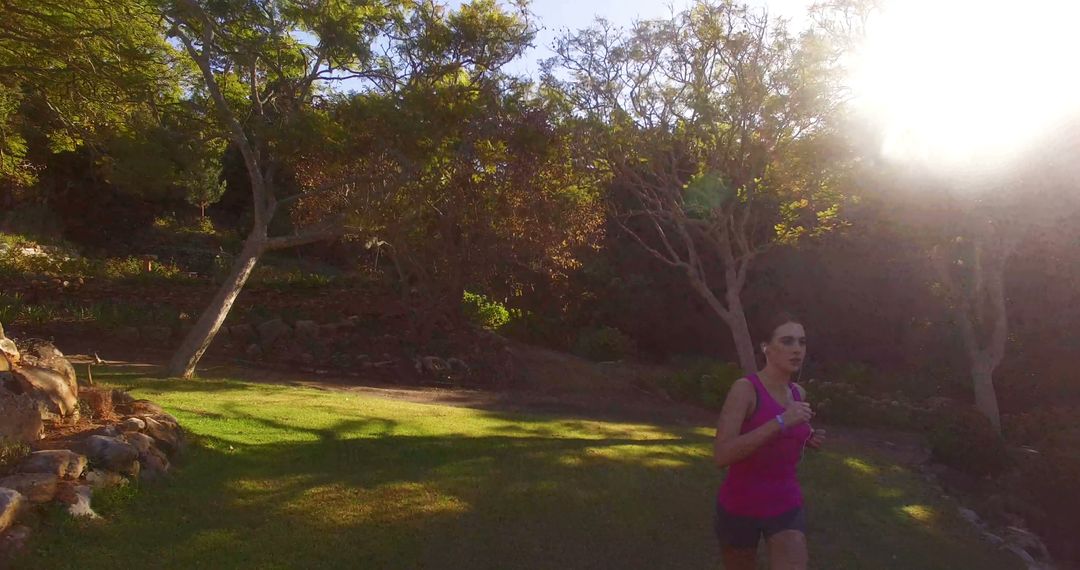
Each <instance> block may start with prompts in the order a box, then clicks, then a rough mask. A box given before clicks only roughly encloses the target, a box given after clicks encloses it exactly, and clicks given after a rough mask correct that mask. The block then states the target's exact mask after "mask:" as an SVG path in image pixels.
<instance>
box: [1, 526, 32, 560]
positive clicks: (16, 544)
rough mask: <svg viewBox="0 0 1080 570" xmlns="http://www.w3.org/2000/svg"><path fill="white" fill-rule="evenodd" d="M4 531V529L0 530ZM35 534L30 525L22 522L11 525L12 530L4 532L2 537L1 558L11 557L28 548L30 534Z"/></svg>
mask: <svg viewBox="0 0 1080 570" xmlns="http://www.w3.org/2000/svg"><path fill="white" fill-rule="evenodd" d="M0 532H3V531H0ZM31 534H33V532H32V531H31V529H30V527H28V526H26V525H24V524H20V525H15V526H13V527H11V530H9V531H7V532H6V533H3V536H2V537H0V558H3V557H9V558H10V557H11V556H12V555H13V554H16V553H18V552H21V551H22V550H23V549H24V548H26V543H27V541H29V540H30V535H31Z"/></svg>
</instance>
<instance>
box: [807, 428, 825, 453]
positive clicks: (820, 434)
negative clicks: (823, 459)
mask: <svg viewBox="0 0 1080 570" xmlns="http://www.w3.org/2000/svg"><path fill="white" fill-rule="evenodd" d="M823 443H825V430H823V429H816V430H814V431H813V432H811V433H810V439H809V440H808V441H807V442H806V446H807V447H809V448H811V449H821V445H822V444H823Z"/></svg>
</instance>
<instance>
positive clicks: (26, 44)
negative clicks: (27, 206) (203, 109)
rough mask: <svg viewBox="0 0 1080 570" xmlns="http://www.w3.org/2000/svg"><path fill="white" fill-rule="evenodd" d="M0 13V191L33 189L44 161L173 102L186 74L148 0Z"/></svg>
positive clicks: (18, 4) (1, 8)
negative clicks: (3, 187)
mask: <svg viewBox="0 0 1080 570" xmlns="http://www.w3.org/2000/svg"><path fill="white" fill-rule="evenodd" d="M0 15H2V17H0V187H2V186H7V187H8V189H9V192H10V189H11V188H21V189H28V188H30V187H31V186H32V185H33V184H34V183H35V181H36V179H37V175H38V173H39V172H40V171H41V169H42V167H43V164H44V163H45V161H46V157H47V156H48V155H49V154H51V153H56V152H62V151H74V150H76V149H77V148H80V147H85V146H87V145H92V146H94V145H101V144H102V143H103V140H104V139H107V138H109V137H110V136H111V134H112V130H113V129H115V128H117V127H121V126H123V125H125V124H127V123H128V122H130V121H131V120H132V119H133V118H134V117H135V116H136V115H138V114H144V115H145V114H149V113H153V112H154V110H155V109H160V108H162V107H163V106H167V105H170V104H173V103H175V102H176V101H177V100H178V99H179V97H180V91H181V90H180V82H181V80H182V77H183V75H184V71H185V70H184V68H183V67H182V66H177V65H175V63H176V61H175V59H174V56H175V50H173V49H172V47H171V46H169V44H168V43H166V41H165V38H164V34H163V33H162V30H161V29H160V26H159V25H158V24H159V21H160V17H159V16H158V14H157V11H156V10H155V9H154V6H153V4H152V3H150V2H148V1H146V0H117V1H115V2H114V1H104V0H70V1H64V2H56V1H51V0H42V1H39V0H33V1H28V0H3V1H2V2H0ZM0 189H2V188H0Z"/></svg>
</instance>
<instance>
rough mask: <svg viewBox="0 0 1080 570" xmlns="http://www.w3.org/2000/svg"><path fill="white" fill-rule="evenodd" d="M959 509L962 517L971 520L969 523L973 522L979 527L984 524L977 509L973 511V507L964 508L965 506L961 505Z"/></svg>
mask: <svg viewBox="0 0 1080 570" xmlns="http://www.w3.org/2000/svg"><path fill="white" fill-rule="evenodd" d="M957 511H958V512H959V513H960V517H961V518H963V519H964V520H966V521H967V522H969V523H971V524H973V525H975V526H977V527H980V528H981V527H982V526H983V521H982V519H981V518H979V515H978V513H976V512H975V511H973V510H971V509H967V508H964V507H960V508H959V509H957Z"/></svg>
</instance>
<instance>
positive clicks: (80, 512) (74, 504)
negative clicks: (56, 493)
mask: <svg viewBox="0 0 1080 570" xmlns="http://www.w3.org/2000/svg"><path fill="white" fill-rule="evenodd" d="M93 494H94V490H93V488H91V487H90V486H89V485H75V486H74V487H72V489H71V491H70V494H69V495H68V496H67V497H65V498H66V499H68V500H65V501H64V502H65V503H66V504H67V506H68V508H67V511H68V513H69V514H70V515H71V516H73V517H85V518H90V519H98V518H101V517H100V516H99V515H98V514H97V513H95V512H94V509H91V508H90V497H91V496H92V495H93Z"/></svg>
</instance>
